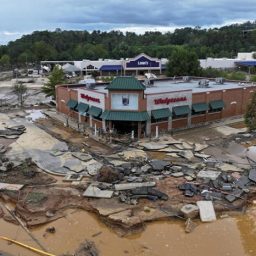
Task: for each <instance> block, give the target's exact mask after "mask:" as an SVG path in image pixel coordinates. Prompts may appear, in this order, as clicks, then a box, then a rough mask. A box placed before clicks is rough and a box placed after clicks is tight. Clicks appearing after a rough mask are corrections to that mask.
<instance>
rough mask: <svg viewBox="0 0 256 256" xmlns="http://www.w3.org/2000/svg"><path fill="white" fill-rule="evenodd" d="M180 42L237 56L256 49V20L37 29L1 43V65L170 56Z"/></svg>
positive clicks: (211, 53) (205, 53) (204, 52)
mask: <svg viewBox="0 0 256 256" xmlns="http://www.w3.org/2000/svg"><path fill="white" fill-rule="evenodd" d="M176 45H183V46H184V47H188V48H190V49H193V50H194V51H195V52H196V54H197V56H198V58H206V57H235V56H236V54H237V52H243V51H247V52H249V51H255V50H256V22H247V23H244V24H234V25H230V26H225V27H221V28H214V29H212V28H211V29H201V28H199V27H195V28H189V27H187V28H182V29H176V30H175V31H174V32H173V33H171V32H169V33H164V34H163V33H160V32H146V33H145V34H143V35H137V34H135V33H131V32H128V33H125V34H124V33H122V32H120V31H111V32H101V31H93V32H91V33H89V32H87V31H62V30H60V29H56V30H55V31H54V32H49V31H35V32H33V33H32V34H31V35H25V36H23V37H22V38H21V39H18V40H16V41H14V42H10V43H9V44H8V45H6V46H4V45H2V46H0V66H1V67H7V66H9V67H10V66H13V65H24V64H25V63H35V62H39V61H40V60H82V59H91V60H93V59H98V58H126V57H133V56H135V55H136V54H139V53H141V52H144V53H146V54H149V55H150V56H154V57H168V56H170V54H171V52H172V50H173V49H174V48H175V46H176Z"/></svg>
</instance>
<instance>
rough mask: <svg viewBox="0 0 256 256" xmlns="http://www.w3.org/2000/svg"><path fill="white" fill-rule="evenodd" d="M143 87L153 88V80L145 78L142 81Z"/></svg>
mask: <svg viewBox="0 0 256 256" xmlns="http://www.w3.org/2000/svg"><path fill="white" fill-rule="evenodd" d="M144 85H145V86H146V87H150V86H153V85H154V80H152V79H148V78H146V79H145V80H144Z"/></svg>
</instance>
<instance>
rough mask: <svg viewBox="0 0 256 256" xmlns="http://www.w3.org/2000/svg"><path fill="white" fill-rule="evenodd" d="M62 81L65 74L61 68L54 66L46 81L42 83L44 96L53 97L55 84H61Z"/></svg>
mask: <svg viewBox="0 0 256 256" xmlns="http://www.w3.org/2000/svg"><path fill="white" fill-rule="evenodd" d="M64 82H65V74H64V72H63V70H62V69H61V68H58V67H57V66H55V67H54V68H53V70H52V73H51V74H50V76H49V81H48V83H46V84H44V86H43V87H42V91H43V92H44V93H45V94H46V96H48V97H49V96H52V97H53V98H54V99H55V96H56V92H55V86H56V85H58V84H63V83H64Z"/></svg>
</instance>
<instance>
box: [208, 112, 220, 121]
mask: <svg viewBox="0 0 256 256" xmlns="http://www.w3.org/2000/svg"><path fill="white" fill-rule="evenodd" d="M219 119H221V112H214V113H208V114H207V116H206V121H207V122H210V121H215V120H219Z"/></svg>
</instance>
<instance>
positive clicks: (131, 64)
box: [126, 56, 160, 69]
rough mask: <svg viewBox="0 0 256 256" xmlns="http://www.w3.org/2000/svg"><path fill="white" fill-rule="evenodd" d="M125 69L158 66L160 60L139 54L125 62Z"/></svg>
mask: <svg viewBox="0 0 256 256" xmlns="http://www.w3.org/2000/svg"><path fill="white" fill-rule="evenodd" d="M126 68H127V69H136V68H148V69H150V68H160V60H159V61H156V60H151V59H149V58H147V57H146V56H141V57H139V58H137V59H136V58H135V59H133V60H130V61H128V62H126Z"/></svg>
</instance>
